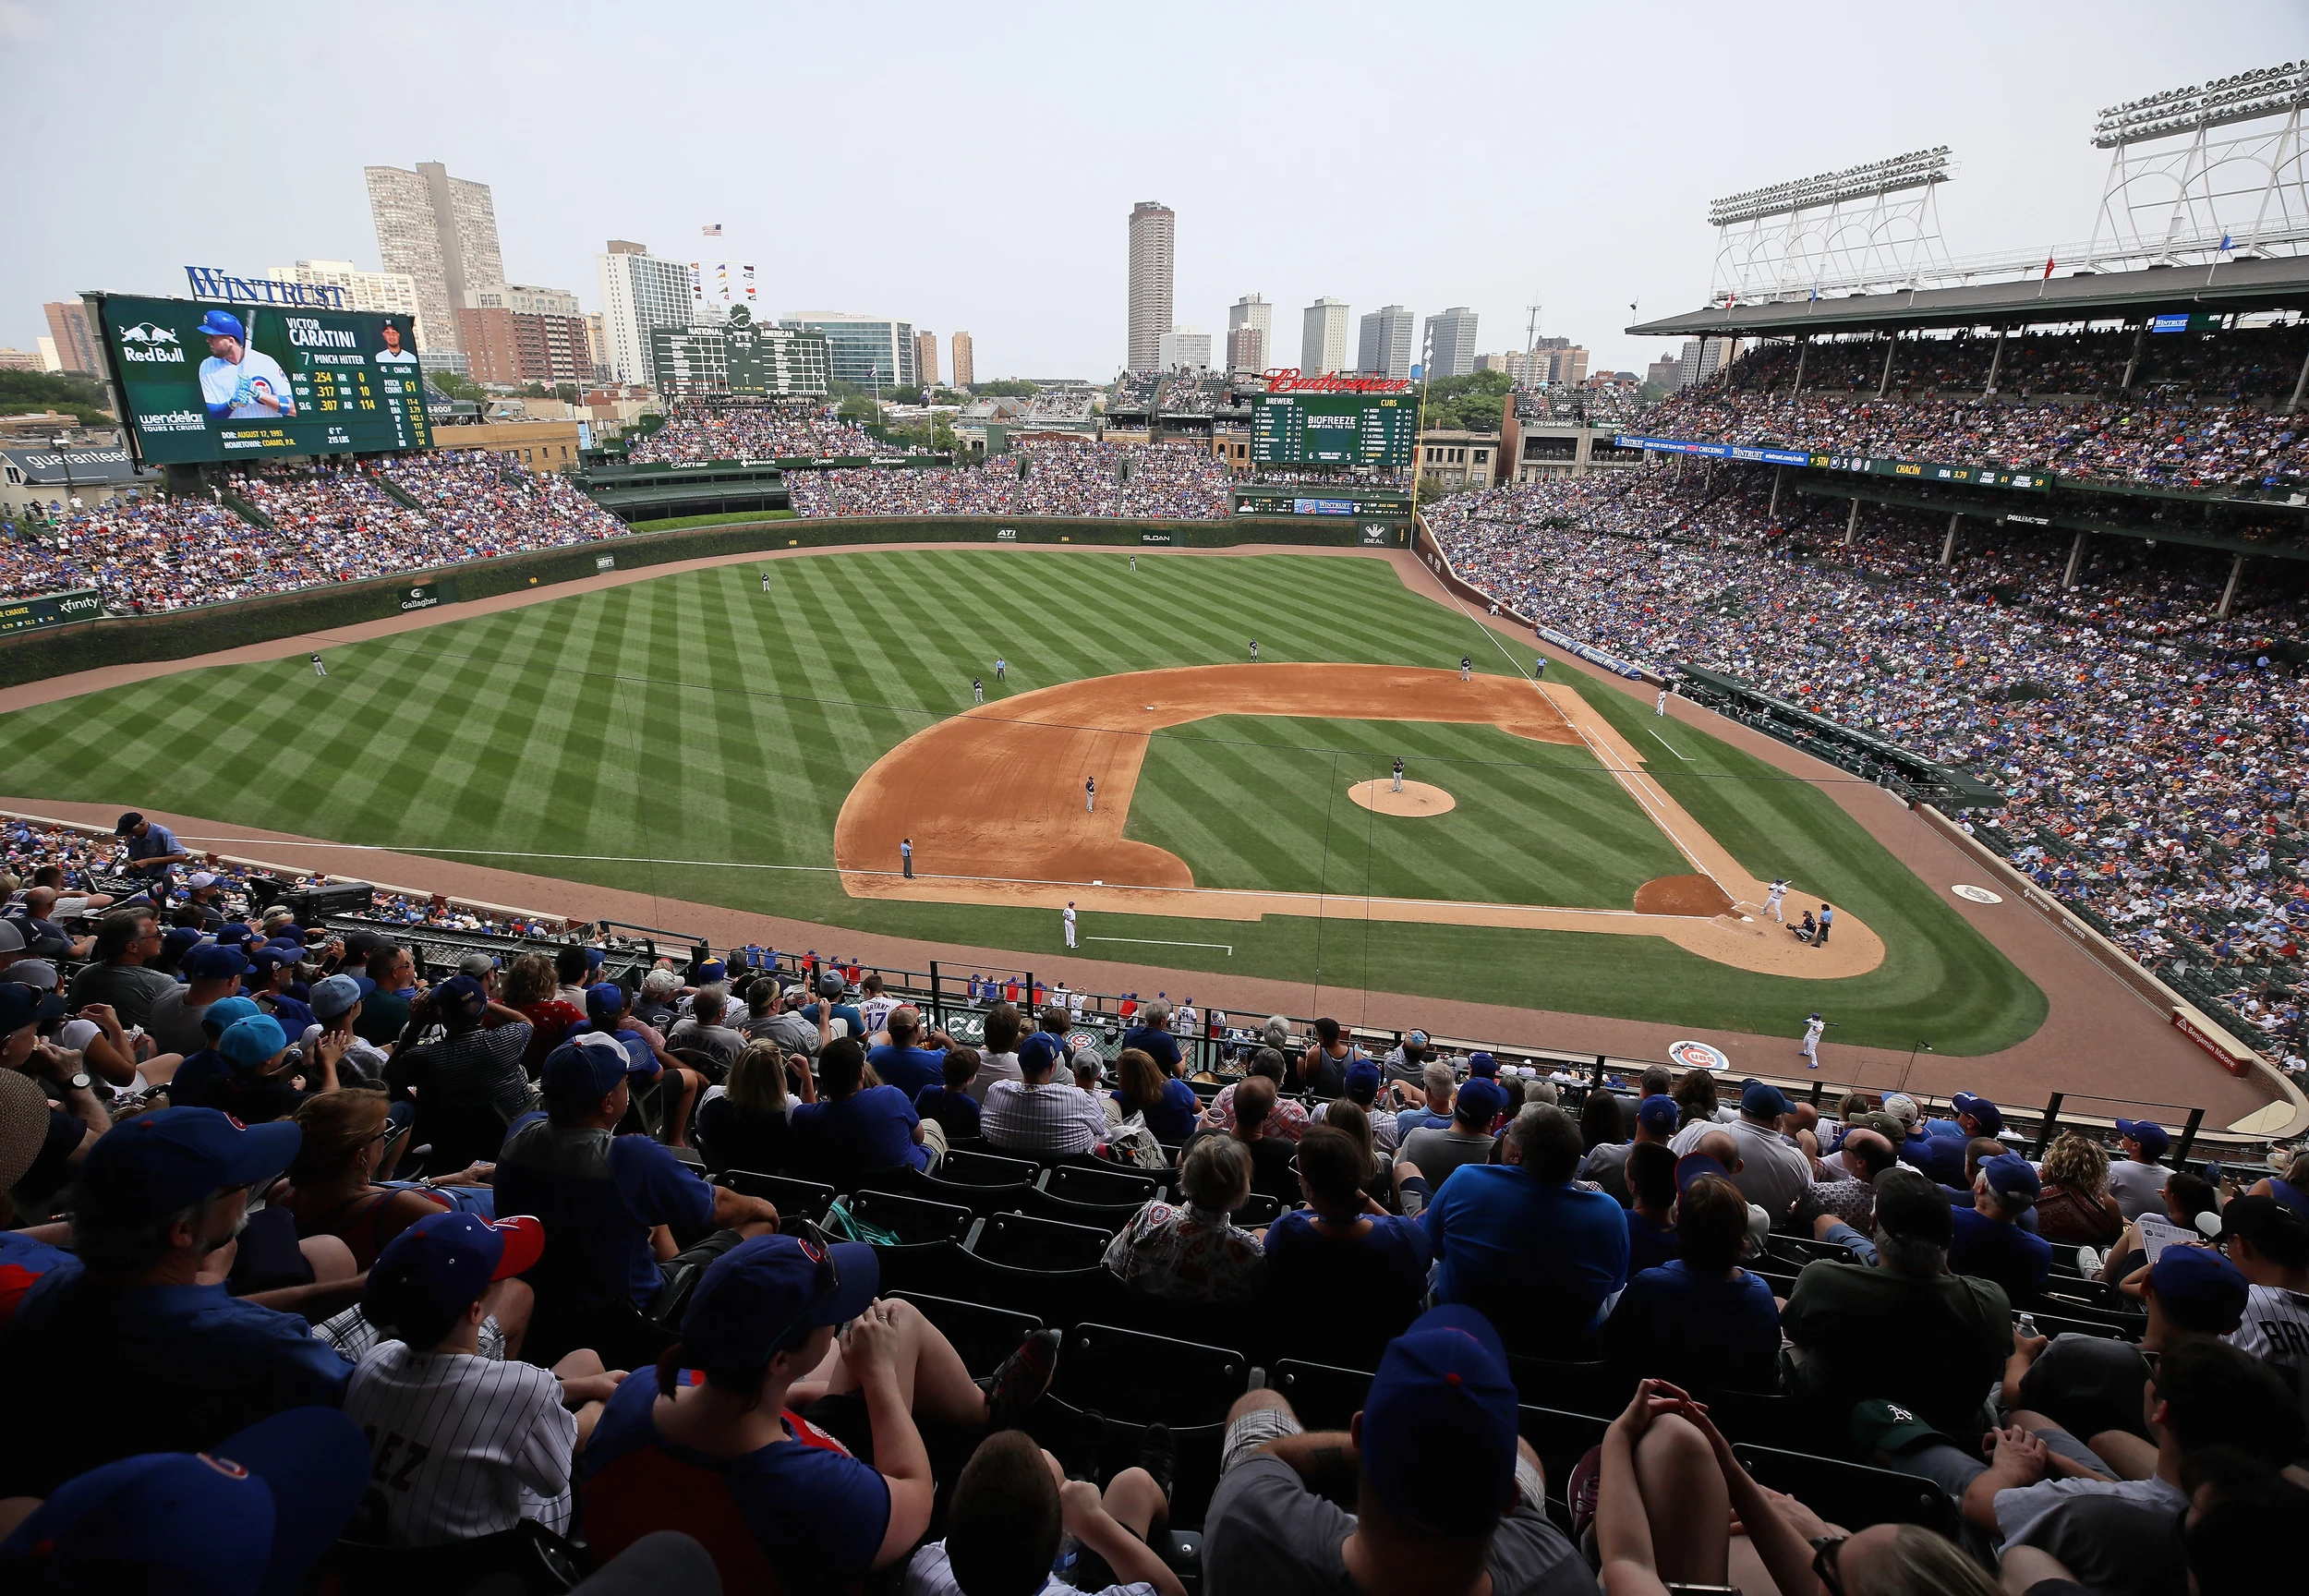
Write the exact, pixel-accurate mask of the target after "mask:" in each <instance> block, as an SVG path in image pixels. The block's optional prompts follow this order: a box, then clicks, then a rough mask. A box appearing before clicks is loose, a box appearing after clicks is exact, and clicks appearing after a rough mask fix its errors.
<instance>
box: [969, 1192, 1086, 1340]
mask: <svg viewBox="0 0 2309 1596" xmlns="http://www.w3.org/2000/svg"><path fill="white" fill-rule="evenodd" d="M1112 1239H1113V1238H1112V1237H1110V1236H1108V1235H1107V1234H1106V1232H1105V1231H1104V1230H1100V1229H1096V1228H1094V1227H1087V1226H1082V1225H1067V1224H1062V1223H1059V1222H1058V1221H1056V1220H1051V1219H1037V1218H1034V1217H1033V1216H1032V1215H1025V1214H996V1215H991V1216H989V1217H987V1218H984V1219H980V1220H978V1221H976V1222H975V1223H974V1224H973V1226H972V1227H971V1232H970V1236H969V1238H968V1239H966V1240H965V1241H964V1242H963V1243H962V1247H961V1252H960V1253H959V1254H958V1255H957V1256H956V1257H955V1258H954V1259H953V1260H952V1261H951V1262H952V1264H953V1266H954V1274H953V1281H952V1285H951V1288H950V1293H949V1294H951V1295H955V1296H961V1297H965V1298H968V1299H969V1300H972V1301H974V1302H990V1303H994V1304H997V1305H998V1306H1000V1307H1004V1308H1009V1309H1011V1310H1014V1311H1015V1312H1022V1313H1032V1314H1034V1316H1035V1317H1036V1318H1038V1319H1040V1320H1041V1321H1042V1322H1043V1323H1044V1324H1081V1323H1082V1322H1083V1321H1084V1320H1099V1321H1103V1322H1109V1323H1111V1322H1112V1321H1114V1320H1115V1319H1118V1318H1121V1319H1125V1320H1128V1319H1129V1318H1130V1312H1131V1310H1130V1299H1129V1296H1128V1294H1127V1293H1126V1292H1125V1291H1124V1290H1123V1288H1122V1284H1121V1282H1120V1281H1118V1280H1117V1279H1116V1278H1115V1277H1114V1275H1113V1273H1112V1272H1111V1271H1109V1270H1108V1269H1107V1268H1106V1264H1105V1263H1104V1262H1102V1260H1103V1259H1104V1258H1105V1256H1106V1243H1107V1242H1108V1241H1110V1240H1112Z"/></svg>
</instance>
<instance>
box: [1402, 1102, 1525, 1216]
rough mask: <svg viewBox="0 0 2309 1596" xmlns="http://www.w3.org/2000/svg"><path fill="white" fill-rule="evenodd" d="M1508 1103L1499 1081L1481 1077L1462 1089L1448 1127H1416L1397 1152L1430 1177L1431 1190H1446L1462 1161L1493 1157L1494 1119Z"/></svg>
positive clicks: (1469, 1162)
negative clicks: (1445, 1184) (1438, 1128)
mask: <svg viewBox="0 0 2309 1596" xmlns="http://www.w3.org/2000/svg"><path fill="white" fill-rule="evenodd" d="M1506 1106H1507V1094H1506V1093H1505V1092H1503V1091H1501V1090H1500V1088H1499V1082H1496V1081H1491V1080H1486V1079H1485V1078H1483V1077H1482V1076H1480V1075H1479V1076H1476V1077H1475V1078H1474V1079H1472V1080H1470V1081H1469V1082H1468V1083H1467V1084H1466V1085H1464V1086H1462V1087H1460V1088H1459V1099H1458V1101H1457V1103H1456V1104H1454V1105H1453V1106H1452V1110H1451V1126H1450V1129H1448V1130H1436V1129H1434V1128H1433V1127H1432V1126H1431V1127H1429V1128H1428V1129H1426V1130H1414V1131H1412V1132H1411V1133H1410V1134H1409V1135H1408V1136H1406V1137H1405V1138H1403V1150H1402V1151H1401V1152H1400V1153H1398V1154H1396V1160H1397V1161H1398V1162H1401V1163H1408V1164H1414V1165H1417V1166H1418V1167H1419V1172H1420V1174H1421V1175H1424V1176H1426V1177H1427V1185H1428V1189H1429V1190H1430V1191H1442V1190H1443V1183H1444V1182H1445V1181H1446V1180H1448V1179H1451V1172H1452V1171H1453V1170H1454V1169H1457V1167H1459V1166H1460V1165H1462V1164H1487V1163H1489V1162H1490V1161H1491V1156H1492V1121H1493V1119H1496V1118H1499V1116H1500V1114H1501V1112H1502V1111H1503V1110H1505V1108H1506Z"/></svg>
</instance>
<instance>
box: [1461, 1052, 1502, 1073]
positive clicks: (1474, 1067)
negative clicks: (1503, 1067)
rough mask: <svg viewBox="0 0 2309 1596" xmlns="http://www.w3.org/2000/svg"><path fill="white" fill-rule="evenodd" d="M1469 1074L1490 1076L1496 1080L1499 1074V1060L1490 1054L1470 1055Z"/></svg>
mask: <svg viewBox="0 0 2309 1596" xmlns="http://www.w3.org/2000/svg"><path fill="white" fill-rule="evenodd" d="M1468 1073H1469V1075H1488V1076H1491V1077H1493V1078H1494V1079H1496V1078H1497V1077H1498V1074H1499V1060H1498V1059H1496V1058H1493V1057H1492V1056H1491V1055H1490V1054H1488V1053H1470V1054H1469V1055H1468Z"/></svg>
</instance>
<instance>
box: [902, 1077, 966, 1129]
mask: <svg viewBox="0 0 2309 1596" xmlns="http://www.w3.org/2000/svg"><path fill="white" fill-rule="evenodd" d="M914 1112H915V1114H917V1115H919V1116H920V1117H921V1118H925V1119H935V1120H937V1122H938V1123H939V1125H941V1126H942V1127H944V1128H945V1130H946V1139H947V1140H948V1141H949V1142H951V1141H952V1140H954V1138H955V1137H957V1136H975V1135H977V1134H978V1099H977V1098H975V1097H973V1096H972V1095H971V1094H969V1093H967V1092H949V1091H948V1090H947V1089H946V1088H945V1087H944V1086H943V1085H938V1086H925V1087H924V1088H923V1089H922V1090H921V1091H920V1092H918V1093H916V1094H914ZM908 1140H909V1141H912V1140H913V1138H912V1137H911V1136H910V1137H908Z"/></svg>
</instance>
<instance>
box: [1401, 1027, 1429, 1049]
mask: <svg viewBox="0 0 2309 1596" xmlns="http://www.w3.org/2000/svg"><path fill="white" fill-rule="evenodd" d="M1403 1045H1404V1046H1406V1047H1424V1046H1427V1033H1426V1032H1424V1031H1410V1032H1406V1033H1405V1034H1404V1037H1403Z"/></svg>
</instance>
